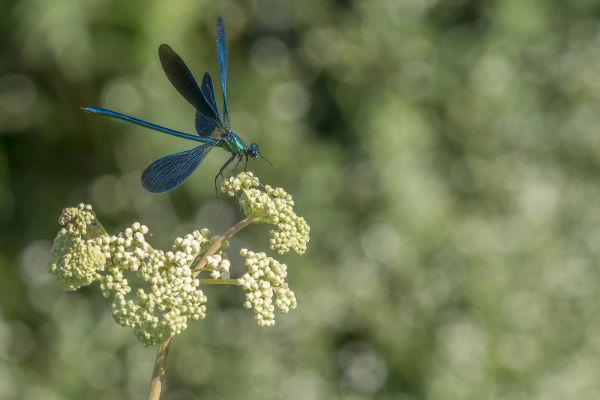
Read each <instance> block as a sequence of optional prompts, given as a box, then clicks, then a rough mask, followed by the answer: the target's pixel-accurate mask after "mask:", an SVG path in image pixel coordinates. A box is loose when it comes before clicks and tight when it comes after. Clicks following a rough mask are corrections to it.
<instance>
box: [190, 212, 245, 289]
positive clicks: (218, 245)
mask: <svg viewBox="0 0 600 400" xmlns="http://www.w3.org/2000/svg"><path fill="white" fill-rule="evenodd" d="M254 221H255V218H253V217H246V218H244V219H243V220H241V221H240V222H238V223H237V224H235V225H234V226H232V227H231V228H229V229H227V231H226V232H225V233H224V234H223V235H222V236H219V237H218V238H217V240H215V242H214V243H213V244H212V246H210V248H209V249H208V250H207V251H206V252H205V253H204V254H203V255H202V257H201V258H200V259H199V260H197V261H195V263H194V264H193V265H192V268H191V269H192V271H193V273H192V276H193V277H194V278H195V277H197V276H198V274H199V273H200V271H202V268H204V267H205V266H206V259H207V258H208V257H210V256H212V255H214V254H215V253H216V252H217V251H219V249H220V248H221V246H223V243H225V242H226V241H227V240H229V238H231V237H232V236H233V235H235V234H236V233H238V232H239V231H241V230H242V229H244V228H245V227H247V226H248V225H250V224H251V223H253V222H254Z"/></svg>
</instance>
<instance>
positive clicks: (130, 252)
mask: <svg viewBox="0 0 600 400" xmlns="http://www.w3.org/2000/svg"><path fill="white" fill-rule="evenodd" d="M221 189H222V190H223V191H224V192H226V193H228V194H229V195H230V196H232V197H233V196H236V197H237V199H238V200H239V203H240V205H241V207H242V210H243V212H244V214H245V215H246V217H247V218H248V220H247V221H245V222H246V224H245V225H244V224H241V225H240V224H237V225H236V227H237V226H241V227H243V226H246V225H247V224H248V223H254V222H256V223H267V224H271V225H275V228H273V229H272V230H271V233H270V235H271V240H270V244H271V248H272V249H273V250H276V251H278V252H279V253H285V252H288V251H289V250H290V249H293V250H294V251H296V252H297V253H300V254H301V253H303V252H304V251H305V250H306V244H307V242H308V240H309V237H308V235H309V227H308V225H307V224H306V221H305V220H304V219H303V218H302V217H299V216H298V215H296V213H295V212H294V210H293V207H294V201H293V199H292V197H291V196H290V195H289V194H288V193H286V192H285V191H284V190H283V189H281V188H272V187H270V186H262V185H260V183H259V181H258V180H257V179H256V177H254V175H253V174H252V173H249V172H242V173H240V174H239V175H238V176H236V177H231V178H229V179H228V180H226V181H225V182H224V183H223V185H222V187H221ZM59 224H60V225H61V226H62V227H61V229H60V231H59V232H58V235H57V236H56V238H55V239H54V244H53V246H52V262H51V264H50V266H49V269H50V273H52V274H53V275H54V276H55V278H56V279H57V281H58V282H59V284H60V286H61V287H62V288H63V289H64V290H76V289H78V288H80V287H83V286H87V285H90V284H91V283H93V282H96V281H98V282H99V284H100V291H101V293H102V295H103V296H105V297H107V298H110V299H112V313H113V318H114V320H115V321H116V322H117V323H118V324H120V325H122V326H125V327H129V328H132V329H133V331H134V334H135V335H136V337H137V338H138V340H140V341H141V342H142V343H143V344H145V345H156V344H158V343H161V342H164V340H166V339H168V338H170V337H172V336H174V335H177V334H179V333H181V332H182V331H183V330H184V329H186V328H187V324H188V321H189V320H199V319H203V318H204V317H205V316H206V302H207V299H206V296H205V295H204V293H203V291H202V290H200V287H199V286H200V282H202V283H203V284H205V283H206V284H215V283H219V284H230V285H239V286H241V287H242V288H243V289H244V290H245V291H246V298H245V303H244V306H245V307H246V308H248V309H252V310H253V311H254V314H255V318H256V320H257V322H258V324H259V325H260V326H273V325H274V324H275V314H274V311H275V308H277V309H279V310H280V311H281V312H282V313H287V312H288V311H289V310H290V309H294V308H296V305H297V303H296V297H295V295H294V292H292V291H291V290H290V289H289V288H288V285H287V283H286V282H285V278H286V276H287V267H286V265H285V264H281V263H279V262H278V261H277V260H275V259H273V258H271V257H268V256H267V255H266V254H265V253H254V252H252V251H249V250H246V249H244V250H242V252H241V255H242V257H244V258H245V264H246V267H247V272H246V273H245V274H244V275H243V276H242V277H241V278H239V279H229V275H230V262H229V260H228V258H227V255H226V254H225V253H224V249H226V248H227V247H228V246H229V243H228V242H227V239H229V237H231V235H232V234H230V233H226V234H224V235H223V236H214V237H211V236H210V232H209V231H208V230H207V229H203V230H199V231H194V232H192V233H190V234H188V235H185V236H184V237H181V238H177V239H176V240H175V242H174V244H173V246H172V247H171V249H170V250H169V251H163V250H157V249H154V248H153V247H152V246H150V244H149V243H148V242H147V241H146V236H147V235H148V227H147V226H145V225H142V224H140V223H137V222H136V223H134V224H133V225H131V226H130V227H129V228H127V229H125V230H124V231H123V232H121V233H119V234H117V235H109V234H108V233H106V231H105V229H104V227H103V226H102V224H100V222H99V221H98V220H97V219H96V215H95V214H94V212H93V210H92V207H91V206H90V205H85V204H79V205H78V206H77V207H70V208H66V209H65V210H63V212H62V214H61V216H60V218H59ZM234 228H235V227H234ZM239 229H241V228H239ZM239 229H238V230H239ZM228 232H229V231H228ZM235 232H237V231H235ZM235 232H234V233H235ZM200 273H207V274H208V275H210V278H211V279H198V278H197V275H198V274H200Z"/></svg>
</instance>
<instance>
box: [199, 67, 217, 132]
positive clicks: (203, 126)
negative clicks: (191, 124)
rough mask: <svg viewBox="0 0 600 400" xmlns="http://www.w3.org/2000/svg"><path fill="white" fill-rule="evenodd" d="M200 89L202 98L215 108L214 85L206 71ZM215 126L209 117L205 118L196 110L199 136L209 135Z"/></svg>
mask: <svg viewBox="0 0 600 400" xmlns="http://www.w3.org/2000/svg"><path fill="white" fill-rule="evenodd" d="M200 90H202V94H203V95H204V98H205V99H206V100H208V103H209V105H210V106H211V107H212V108H214V109H215V110H217V101H216V99H215V87H214V85H213V80H212V77H211V76H210V74H209V73H208V72H206V73H205V74H204V78H203V79H202V86H201V87H200ZM215 128H216V126H215V124H214V123H213V122H212V121H211V120H210V119H209V118H207V117H206V116H205V115H204V114H202V113H201V112H196V132H198V134H199V135H200V136H210V134H211V133H213V132H214V130H215Z"/></svg>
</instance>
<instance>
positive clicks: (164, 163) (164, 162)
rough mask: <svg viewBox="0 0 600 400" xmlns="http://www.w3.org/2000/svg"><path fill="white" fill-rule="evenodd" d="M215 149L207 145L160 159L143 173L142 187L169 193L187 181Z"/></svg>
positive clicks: (154, 191) (212, 145)
mask: <svg viewBox="0 0 600 400" xmlns="http://www.w3.org/2000/svg"><path fill="white" fill-rule="evenodd" d="M213 147H214V144H208V143H207V144H203V145H201V146H198V147H195V148H193V149H191V150H186V151H182V152H180V153H175V154H169V155H168V156H165V157H162V158H159V159H158V160H156V161H154V162H153V163H152V164H150V165H149V166H148V167H147V168H146V169H145V170H144V172H143V173H142V186H144V189H146V190H147V191H149V192H152V193H163V192H168V191H169V190H171V189H173V188H175V187H176V186H177V185H179V184H180V183H182V182H183V181H184V180H186V178H187V177H188V176H190V175H191V174H192V172H194V170H196V168H198V166H199V165H200V163H201V162H202V160H204V158H205V157H206V155H207V154H208V153H209V152H210V150H211V149H212V148H213Z"/></svg>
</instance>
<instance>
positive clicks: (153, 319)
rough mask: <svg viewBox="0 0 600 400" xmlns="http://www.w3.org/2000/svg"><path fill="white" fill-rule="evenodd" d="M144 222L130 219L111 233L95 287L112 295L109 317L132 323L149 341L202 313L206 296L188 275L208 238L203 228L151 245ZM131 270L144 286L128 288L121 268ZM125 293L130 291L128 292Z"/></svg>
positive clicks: (174, 332)
mask: <svg viewBox="0 0 600 400" xmlns="http://www.w3.org/2000/svg"><path fill="white" fill-rule="evenodd" d="M147 233H148V228H147V227H146V226H144V225H140V224H139V223H135V224H133V225H132V226H131V227H130V228H128V229H126V230H125V232H123V233H121V234H119V235H118V236H113V237H111V238H110V242H109V243H108V247H109V254H110V255H111V261H110V262H109V265H110V266H109V267H108V268H107V273H106V274H105V275H104V276H103V277H102V279H101V283H100V288H101V290H102V294H103V295H104V296H105V297H109V296H112V297H113V317H114V318H115V321H116V322H117V323H119V324H120V325H122V326H127V327H131V328H133V331H134V333H135V335H136V336H137V338H138V339H139V340H140V341H141V342H142V343H144V344H146V345H154V344H158V343H160V342H162V341H163V340H165V339H167V338H169V337H172V336H174V335H177V334H179V333H181V332H182V331H183V330H184V329H185V328H187V321H188V319H191V320H199V319H203V318H204V317H205V316H206V305H205V304H206V301H207V300H206V296H205V295H204V293H203V292H202V290H200V289H199V288H198V286H199V280H198V279H194V278H193V276H192V269H191V268H192V262H193V261H194V260H195V259H196V257H197V256H198V255H199V254H200V251H201V249H202V248H203V244H205V243H207V242H208V241H209V240H208V238H207V236H208V234H209V232H208V230H203V231H194V232H192V233H191V234H189V235H186V236H185V237H183V238H177V239H176V240H175V244H174V245H173V247H172V248H171V251H168V252H166V253H165V252H163V251H162V250H155V249H153V248H152V247H151V246H150V245H149V244H148V243H147V242H146V238H145V235H146V234H147ZM126 271H129V272H132V273H135V275H136V276H137V278H139V279H140V280H141V281H143V283H145V284H146V286H149V288H143V287H142V288H138V289H137V290H136V291H134V292H133V293H131V292H132V288H131V285H130V284H129V282H128V280H127V279H126V277H125V276H124V274H123V273H124V272H126ZM128 294H129V296H128Z"/></svg>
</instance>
